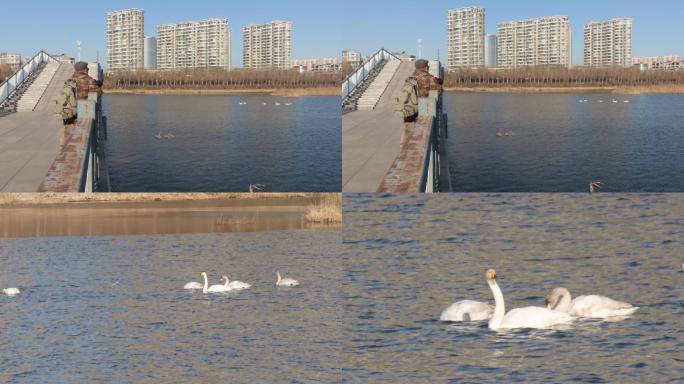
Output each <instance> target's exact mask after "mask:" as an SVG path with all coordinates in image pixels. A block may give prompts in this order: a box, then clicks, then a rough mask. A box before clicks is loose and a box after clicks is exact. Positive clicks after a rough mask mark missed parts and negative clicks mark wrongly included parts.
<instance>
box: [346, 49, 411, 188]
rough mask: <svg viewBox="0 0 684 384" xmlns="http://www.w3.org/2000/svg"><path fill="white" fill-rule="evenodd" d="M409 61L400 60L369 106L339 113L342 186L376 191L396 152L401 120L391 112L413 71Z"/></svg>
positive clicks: (397, 152)
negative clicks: (380, 91) (373, 104)
mask: <svg viewBox="0 0 684 384" xmlns="http://www.w3.org/2000/svg"><path fill="white" fill-rule="evenodd" d="M414 69H415V67H414V65H413V62H412V61H408V60H407V61H403V60H402V61H401V62H400V64H399V66H398V68H397V69H396V72H395V73H394V75H393V77H392V79H391V80H390V81H389V83H388V85H387V88H386V89H385V91H384V93H383V94H382V96H381V97H380V99H379V100H378V103H377V104H376V105H375V109H372V110H359V111H354V112H350V113H347V114H345V115H344V116H342V158H343V162H342V190H343V191H344V192H375V191H376V190H377V189H378V187H379V186H380V183H381V182H382V180H383V178H384V177H385V174H386V173H387V171H388V170H389V168H390V166H391V165H392V162H394V159H395V158H396V157H397V155H399V149H400V148H399V142H400V140H401V134H402V121H401V119H400V118H399V117H397V116H396V115H395V114H394V111H395V109H396V106H397V102H396V99H397V97H398V96H399V93H400V92H401V88H402V87H403V86H404V81H405V80H406V78H407V77H409V76H410V75H411V73H413V71H414Z"/></svg>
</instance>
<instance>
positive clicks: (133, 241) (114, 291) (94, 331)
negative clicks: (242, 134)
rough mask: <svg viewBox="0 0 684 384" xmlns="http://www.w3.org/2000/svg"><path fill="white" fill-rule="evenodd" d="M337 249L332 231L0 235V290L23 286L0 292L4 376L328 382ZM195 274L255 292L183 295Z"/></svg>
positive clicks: (334, 336) (336, 349) (334, 372)
mask: <svg viewBox="0 0 684 384" xmlns="http://www.w3.org/2000/svg"><path fill="white" fill-rule="evenodd" d="M340 247H341V236H340V231H339V230H333V231H281V232H260V233H228V234H207V235H200V234H194V235H175V236H159V235H155V236H124V237H122V236H113V237H69V238H36V239H12V240H0V265H2V272H1V273H0V287H3V288H4V287H8V286H13V287H19V288H20V289H21V290H22V293H21V294H20V295H19V296H16V297H14V298H8V297H6V296H4V295H0V335H2V338H1V339H0V340H1V342H0V382H3V383H4V382H10V383H41V382H43V383H48V382H49V383H74V382H84V383H94V382H98V383H103V382H111V383H160V382H168V383H177V382H189V383H190V382H191V383H200V382H202V383H219V382H221V383H242V382H261V383H275V382H335V381H337V380H338V379H339V367H340V348H341V342H340V337H341V336H340V333H341V325H340V319H341V314H340V310H341V306H340V305H339V295H340V281H341V276H340V271H341V261H340V258H339V254H340V253H341V250H340ZM276 270H280V272H281V273H283V274H287V276H290V277H293V278H296V279H298V280H299V281H300V282H301V285H300V286H299V287H296V288H291V289H282V288H281V289H277V288H276V287H275V272H276ZM201 271H207V272H208V273H209V278H210V281H211V282H212V283H217V280H218V279H219V278H220V275H221V274H227V275H228V276H229V277H230V278H231V279H239V280H242V281H246V282H248V283H251V284H252V285H253V287H252V288H251V289H248V290H245V291H240V292H231V293H228V294H210V295H204V294H202V293H191V292H189V291H186V290H184V289H183V285H184V284H185V283H186V282H188V281H202V280H201V276H200V272H201Z"/></svg>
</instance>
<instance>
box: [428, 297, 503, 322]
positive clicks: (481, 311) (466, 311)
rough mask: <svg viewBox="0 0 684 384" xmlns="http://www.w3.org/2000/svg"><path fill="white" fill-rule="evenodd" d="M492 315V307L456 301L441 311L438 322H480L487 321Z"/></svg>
mask: <svg viewBox="0 0 684 384" xmlns="http://www.w3.org/2000/svg"><path fill="white" fill-rule="evenodd" d="M492 313H494V306H493V305H491V304H489V303H483V302H481V301H474V300H461V301H457V302H455V303H453V304H451V305H450V306H448V307H447V309H445V310H443V311H442V314H441V315H440V316H439V321H451V322H460V321H465V322H467V321H481V320H489V319H490V318H491V317H492Z"/></svg>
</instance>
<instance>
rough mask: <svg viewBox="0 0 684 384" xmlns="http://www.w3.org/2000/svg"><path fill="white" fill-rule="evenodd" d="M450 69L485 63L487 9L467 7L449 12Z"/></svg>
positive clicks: (478, 65)
mask: <svg viewBox="0 0 684 384" xmlns="http://www.w3.org/2000/svg"><path fill="white" fill-rule="evenodd" d="M447 19H448V20H447V32H448V40H447V51H448V52H447V54H448V60H449V64H448V70H449V71H454V70H456V69H458V68H474V67H482V66H484V65H485V9H484V8H479V7H467V8H458V9H450V10H449V11H448V12H447Z"/></svg>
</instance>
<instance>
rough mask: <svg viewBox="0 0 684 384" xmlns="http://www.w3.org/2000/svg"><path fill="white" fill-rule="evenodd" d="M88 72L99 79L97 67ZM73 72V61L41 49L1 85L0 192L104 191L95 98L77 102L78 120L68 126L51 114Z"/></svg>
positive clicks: (102, 130) (102, 129)
mask: <svg viewBox="0 0 684 384" xmlns="http://www.w3.org/2000/svg"><path fill="white" fill-rule="evenodd" d="M89 68H90V76H92V77H93V78H95V79H98V80H100V79H101V78H102V70H101V68H100V66H99V64H97V63H91V64H89ZM73 73H74V69H73V63H71V62H60V61H59V60H57V59H56V58H54V57H53V56H51V55H49V54H47V53H46V52H43V51H41V52H39V53H38V54H36V55H35V56H34V57H33V58H32V59H31V60H29V61H28V62H27V63H26V64H24V65H23V66H22V67H21V68H20V69H19V70H18V71H17V72H15V73H14V74H13V75H12V76H10V77H9V78H8V79H7V80H5V81H4V82H2V83H0V192H94V191H108V190H109V183H108V176H107V172H106V166H105V164H104V145H103V144H104V143H103V142H104V140H105V139H106V118H105V117H104V116H103V114H102V105H101V104H102V103H101V101H100V96H98V95H97V94H96V93H91V94H90V95H89V98H88V100H79V101H78V120H77V121H76V123H75V124H74V125H70V126H68V128H65V126H64V125H63V123H62V120H61V117H60V116H58V115H56V114H55V112H54V111H55V105H56V99H57V96H58V95H59V93H60V91H61V90H62V87H63V85H64V82H65V81H66V80H67V79H68V78H70V77H71V75H72V74H73Z"/></svg>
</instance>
